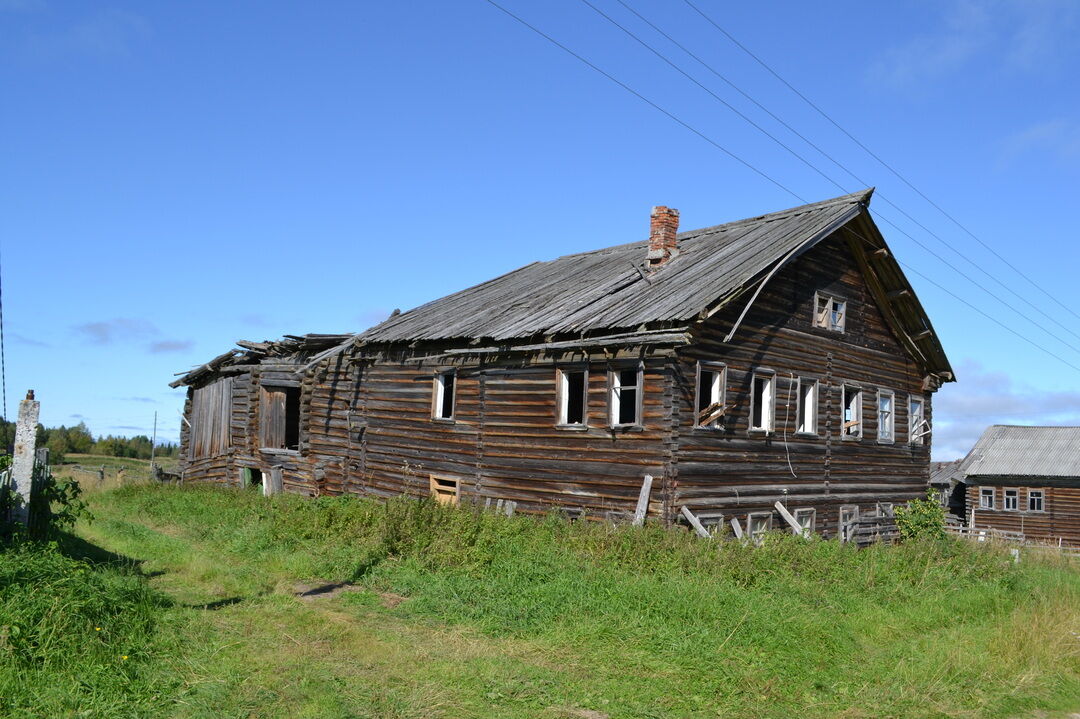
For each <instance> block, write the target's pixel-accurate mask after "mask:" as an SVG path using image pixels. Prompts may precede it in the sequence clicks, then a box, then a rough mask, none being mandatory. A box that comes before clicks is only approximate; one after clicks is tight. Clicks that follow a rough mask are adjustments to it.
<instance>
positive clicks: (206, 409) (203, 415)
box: [188, 377, 233, 459]
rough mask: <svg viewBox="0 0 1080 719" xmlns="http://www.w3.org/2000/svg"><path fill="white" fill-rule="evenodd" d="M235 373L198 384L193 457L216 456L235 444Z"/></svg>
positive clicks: (193, 415)
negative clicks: (206, 383) (233, 433)
mask: <svg viewBox="0 0 1080 719" xmlns="http://www.w3.org/2000/svg"><path fill="white" fill-rule="evenodd" d="M232 383H233V380H232V377H225V378H223V379H219V380H217V381H216V382H212V383H211V384H208V385H206V386H205V387H199V388H198V389H196V390H193V391H192V393H191V417H190V419H189V420H188V427H189V428H190V429H191V439H190V440H189V441H190V444H191V457H192V459H200V458H203V457H216V456H218V455H220V454H224V453H225V452H226V451H227V450H228V449H229V447H231V446H232V435H231V434H230V432H229V425H230V424H231V422H230V418H231V416H232V395H233V392H232V386H233V384H232Z"/></svg>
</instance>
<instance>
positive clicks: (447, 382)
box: [432, 370, 457, 419]
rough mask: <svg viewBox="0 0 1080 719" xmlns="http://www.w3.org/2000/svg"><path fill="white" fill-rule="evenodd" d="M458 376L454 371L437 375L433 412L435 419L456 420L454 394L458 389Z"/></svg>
mask: <svg viewBox="0 0 1080 719" xmlns="http://www.w3.org/2000/svg"><path fill="white" fill-rule="evenodd" d="M456 380H457V375H456V373H455V372H454V370H449V371H447V372H440V373H439V374H437V375H435V384H434V397H433V410H434V411H433V412H432V417H434V418H435V419H453V418H454V392H455V389H456V384H457V382H456Z"/></svg>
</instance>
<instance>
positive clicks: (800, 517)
mask: <svg viewBox="0 0 1080 719" xmlns="http://www.w3.org/2000/svg"><path fill="white" fill-rule="evenodd" d="M816 519H817V510H816V509H814V508H813V507H804V508H803V509H796V510H795V521H796V522H798V523H799V526H800V527H802V535H803V536H804V537H809V536H810V535H811V534H813V533H814V522H815V520H816Z"/></svg>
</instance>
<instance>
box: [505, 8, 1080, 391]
mask: <svg viewBox="0 0 1080 719" xmlns="http://www.w3.org/2000/svg"><path fill="white" fill-rule="evenodd" d="M485 1H486V2H487V3H488V4H489V5H491V6H492V7H494V8H496V9H498V10H501V11H502V12H503V13H504V14H506V15H507V16H509V17H511V18H513V19H514V20H516V21H517V22H518V23H520V24H521V25H523V26H525V27H527V28H528V29H530V30H532V31H533V32H534V33H536V34H537V35H539V36H540V37H542V38H544V39H545V40H547V41H548V42H550V43H551V44H553V45H555V46H556V47H558V48H559V49H561V50H562V51H564V52H566V53H567V54H568V55H570V56H572V57H574V58H576V59H577V60H579V61H580V62H582V63H583V64H585V65H587V66H588V67H590V68H592V69H593V70H595V71H596V72H598V73H599V74H601V75H603V76H604V77H606V78H607V79H608V80H610V81H611V82H613V83H615V84H616V85H618V86H619V87H621V88H623V89H624V90H626V91H627V92H629V93H630V94H632V95H634V96H635V97H637V98H638V99H639V100H641V101H643V102H645V103H646V104H648V105H649V106H650V107H652V108H653V109H655V110H657V111H658V112H660V113H662V114H663V115H665V116H666V117H668V118H670V119H671V120H673V121H675V122H676V123H678V124H679V125H681V126H682V127H684V128H686V129H687V130H690V131H691V132H693V133H694V134H695V135H697V136H698V137H700V138H701V139H703V140H705V141H706V142H708V143H709V144H710V145H712V146H714V147H716V148H717V149H719V150H721V151H722V152H724V153H725V154H726V155H728V156H729V157H731V158H732V159H734V160H736V161H738V162H739V163H740V164H742V165H744V166H745V167H747V168H749V169H750V170H752V171H753V172H754V173H756V174H757V175H759V176H761V177H763V178H764V179H766V180H768V181H769V182H770V183H772V184H773V185H776V186H777V187H779V188H780V189H782V190H784V191H785V192H787V193H788V194H790V195H791V196H793V197H795V198H796V199H798V200H799V201H800V202H803V203H806V202H807V201H806V199H804V198H803V197H802V196H800V195H799V194H798V193H796V192H795V191H794V190H791V189H790V188H788V187H787V186H785V185H784V184H782V183H781V182H779V181H778V180H776V179H774V178H772V177H771V176H769V175H768V174H767V173H766V172H764V171H763V170H760V169H758V168H757V167H755V166H754V165H752V164H750V163H749V162H748V161H746V160H744V159H742V158H741V157H739V156H738V155H736V154H735V153H733V152H731V151H730V150H728V149H727V148H726V147H724V146H723V145H721V144H720V143H718V142H716V141H715V140H713V139H712V138H711V137H709V136H707V135H705V134H704V133H703V132H701V131H700V130H698V129H696V128H694V127H693V126H691V125H690V124H688V123H687V122H685V121H683V120H682V119H680V118H679V117H678V116H676V115H674V114H673V113H671V112H669V111H668V110H665V109H664V108H663V107H661V106H660V105H658V104H656V103H655V102H653V101H652V100H650V99H648V98H647V97H645V96H644V95H642V94H641V93H639V92H637V91H636V90H634V89H633V88H631V87H630V86H629V85H627V84H626V83H624V82H622V81H621V80H618V79H617V78H615V77H614V76H613V75H611V74H609V73H607V72H605V71H604V70H602V69H600V68H599V67H597V66H596V65H594V64H593V63H592V62H590V61H589V60H587V59H585V58H584V57H582V56H581V55H579V54H578V53H576V52H574V51H573V50H571V49H570V48H568V47H567V46H566V45H563V44H562V43H561V42H559V41H558V40H556V39H555V38H553V37H551V36H550V35H548V34H547V33H545V32H543V31H542V30H540V29H539V28H537V27H535V26H534V25H532V24H530V23H529V22H527V21H526V20H524V19H523V18H521V17H519V16H517V15H515V14H514V13H512V12H510V11H509V10H507V9H506V8H504V7H502V6H501V5H499V4H498V3H497V2H495V0H485ZM855 234H856V235H857V236H859V237H861V235H858V233H855ZM862 239H863V240H864V241H867V242H869V240H866V238H862ZM897 262H900V261H899V260H897ZM901 264H902V265H903V266H904V267H906V268H908V269H910V270H911V271H912V272H914V273H915V274H917V275H918V276H919V277H922V278H923V279H924V280H926V281H927V282H929V283H930V284H932V285H934V286H935V287H937V288H939V289H941V290H942V291H943V292H945V293H947V294H948V295H949V296H951V297H953V298H954V299H956V300H957V301H958V302H961V303H962V304H964V305H965V306H967V307H969V308H971V309H973V310H975V311H976V312H978V313H979V314H980V315H982V316H983V317H986V318H987V319H989V320H990V321H992V322H993V323H994V324H997V325H999V326H1000V327H1002V328H1004V329H1006V330H1008V331H1009V332H1010V333H1012V334H1014V335H1016V336H1017V337H1019V338H1021V339H1023V340H1024V341H1025V342H1027V343H1028V344H1030V345H1032V346H1033V347H1035V348H1036V349H1039V350H1041V351H1042V352H1044V353H1045V354H1047V355H1049V356H1051V357H1053V358H1054V359H1056V360H1058V361H1059V362H1061V363H1062V364H1064V365H1066V366H1068V367H1070V368H1072V369H1074V370H1076V371H1077V372H1080V367H1078V366H1077V365H1074V364H1073V363H1071V362H1069V361H1068V360H1066V359H1064V358H1062V357H1061V356H1059V355H1058V354H1056V353H1055V352H1052V351H1051V350H1049V349H1047V348H1046V347H1044V346H1042V345H1040V344H1039V343H1038V342H1036V341H1034V340H1032V339H1030V338H1029V337H1027V336H1026V335H1023V334H1021V333H1020V332H1017V331H1016V330H1015V329H1013V328H1012V327H1009V326H1008V325H1005V324H1004V323H1002V322H1001V321H1000V320H998V319H997V318H995V317H994V316H992V315H990V314H988V313H986V312H984V311H983V310H982V309H980V308H978V307H977V306H975V305H973V304H971V303H970V302H968V301H967V300H964V299H962V298H961V297H959V296H958V295H956V294H955V293H953V292H952V291H951V290H948V289H946V288H945V287H944V286H942V285H940V284H938V283H937V282H935V281H934V280H931V279H930V278H929V277H927V276H926V275H924V274H923V273H921V272H919V271H918V270H916V269H915V268H914V267H912V266H910V265H908V264H907V263H901Z"/></svg>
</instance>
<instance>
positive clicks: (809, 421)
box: [795, 377, 818, 434]
mask: <svg viewBox="0 0 1080 719" xmlns="http://www.w3.org/2000/svg"><path fill="white" fill-rule="evenodd" d="M817 394H818V383H817V380H815V379H807V378H805V377H800V378H799V406H798V407H797V408H796V409H795V415H796V417H797V418H798V424H797V425H796V427H795V431H796V432H798V433H800V434H817Z"/></svg>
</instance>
